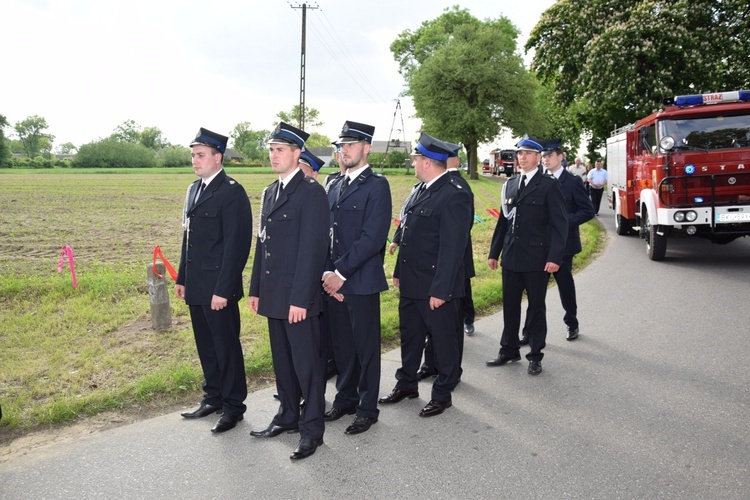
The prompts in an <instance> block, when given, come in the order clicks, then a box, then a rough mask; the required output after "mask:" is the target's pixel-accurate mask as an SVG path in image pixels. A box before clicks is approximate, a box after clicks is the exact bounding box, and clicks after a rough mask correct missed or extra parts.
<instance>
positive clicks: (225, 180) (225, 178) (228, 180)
mask: <svg viewBox="0 0 750 500" xmlns="http://www.w3.org/2000/svg"><path fill="white" fill-rule="evenodd" d="M224 182H226V183H227V184H229V185H230V186H234V185H235V184H237V181H236V180H234V179H232V178H231V177H229V176H228V175H227V176H226V177H224Z"/></svg>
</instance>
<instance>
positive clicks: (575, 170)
mask: <svg viewBox="0 0 750 500" xmlns="http://www.w3.org/2000/svg"><path fill="white" fill-rule="evenodd" d="M568 172H570V173H571V174H573V175H577V176H578V177H580V178H581V180H582V181H583V183H584V184H586V174H587V171H586V166H585V165H584V164H583V163H582V162H581V158H580V157H576V160H575V163H573V164H572V165H570V166H568Z"/></svg>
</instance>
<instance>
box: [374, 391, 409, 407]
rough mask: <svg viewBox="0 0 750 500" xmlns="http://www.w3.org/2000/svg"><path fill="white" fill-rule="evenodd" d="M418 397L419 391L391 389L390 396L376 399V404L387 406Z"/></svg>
mask: <svg viewBox="0 0 750 500" xmlns="http://www.w3.org/2000/svg"><path fill="white" fill-rule="evenodd" d="M418 397H419V391H402V390H401V389H393V391H391V393H390V394H388V395H387V396H385V397H382V398H380V399H378V403H380V404H384V405H389V404H393V403H398V402H399V401H402V400H404V399H407V398H408V399H414V398H418Z"/></svg>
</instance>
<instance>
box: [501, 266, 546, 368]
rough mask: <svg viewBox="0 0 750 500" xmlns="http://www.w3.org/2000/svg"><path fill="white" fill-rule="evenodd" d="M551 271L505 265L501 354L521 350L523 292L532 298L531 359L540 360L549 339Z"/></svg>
mask: <svg viewBox="0 0 750 500" xmlns="http://www.w3.org/2000/svg"><path fill="white" fill-rule="evenodd" d="M548 283H549V273H547V272H545V271H532V272H516V271H509V270H507V269H505V268H503V322H504V326H503V335H502V337H501V338H500V354H508V355H511V356H516V355H518V354H519V348H520V345H519V343H518V332H519V329H520V327H521V300H522V299H523V292H524V290H525V291H526V296H527V298H528V301H529V307H528V311H527V323H528V330H527V331H528V336H529V347H530V348H531V350H530V351H529V353H528V354H527V355H526V359H528V360H529V361H541V360H542V358H543V357H544V353H542V349H544V346H545V345H546V344H545V342H546V339H547V309H546V305H545V302H544V301H545V298H546V296H547V284H548Z"/></svg>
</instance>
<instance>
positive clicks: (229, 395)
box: [190, 301, 247, 415]
mask: <svg viewBox="0 0 750 500" xmlns="http://www.w3.org/2000/svg"><path fill="white" fill-rule="evenodd" d="M190 320H191V321H192V323H193V334H194V336H195V346H196V347H197V349H198V358H199V359H200V361H201V368H202V369H203V379H204V381H203V392H204V396H203V402H204V403H207V404H210V405H212V406H221V407H222V408H223V409H224V413H226V414H228V415H242V414H243V413H245V410H246V409H247V407H246V406H245V404H244V401H245V398H246V397H247V381H246V379H245V361H244V357H243V355H242V344H240V308H239V305H238V303H237V302H231V301H230V302H229V303H228V304H227V306H226V307H225V308H224V309H221V310H219V311H214V310H212V309H211V306H210V305H200V306H196V305H191V306H190Z"/></svg>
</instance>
